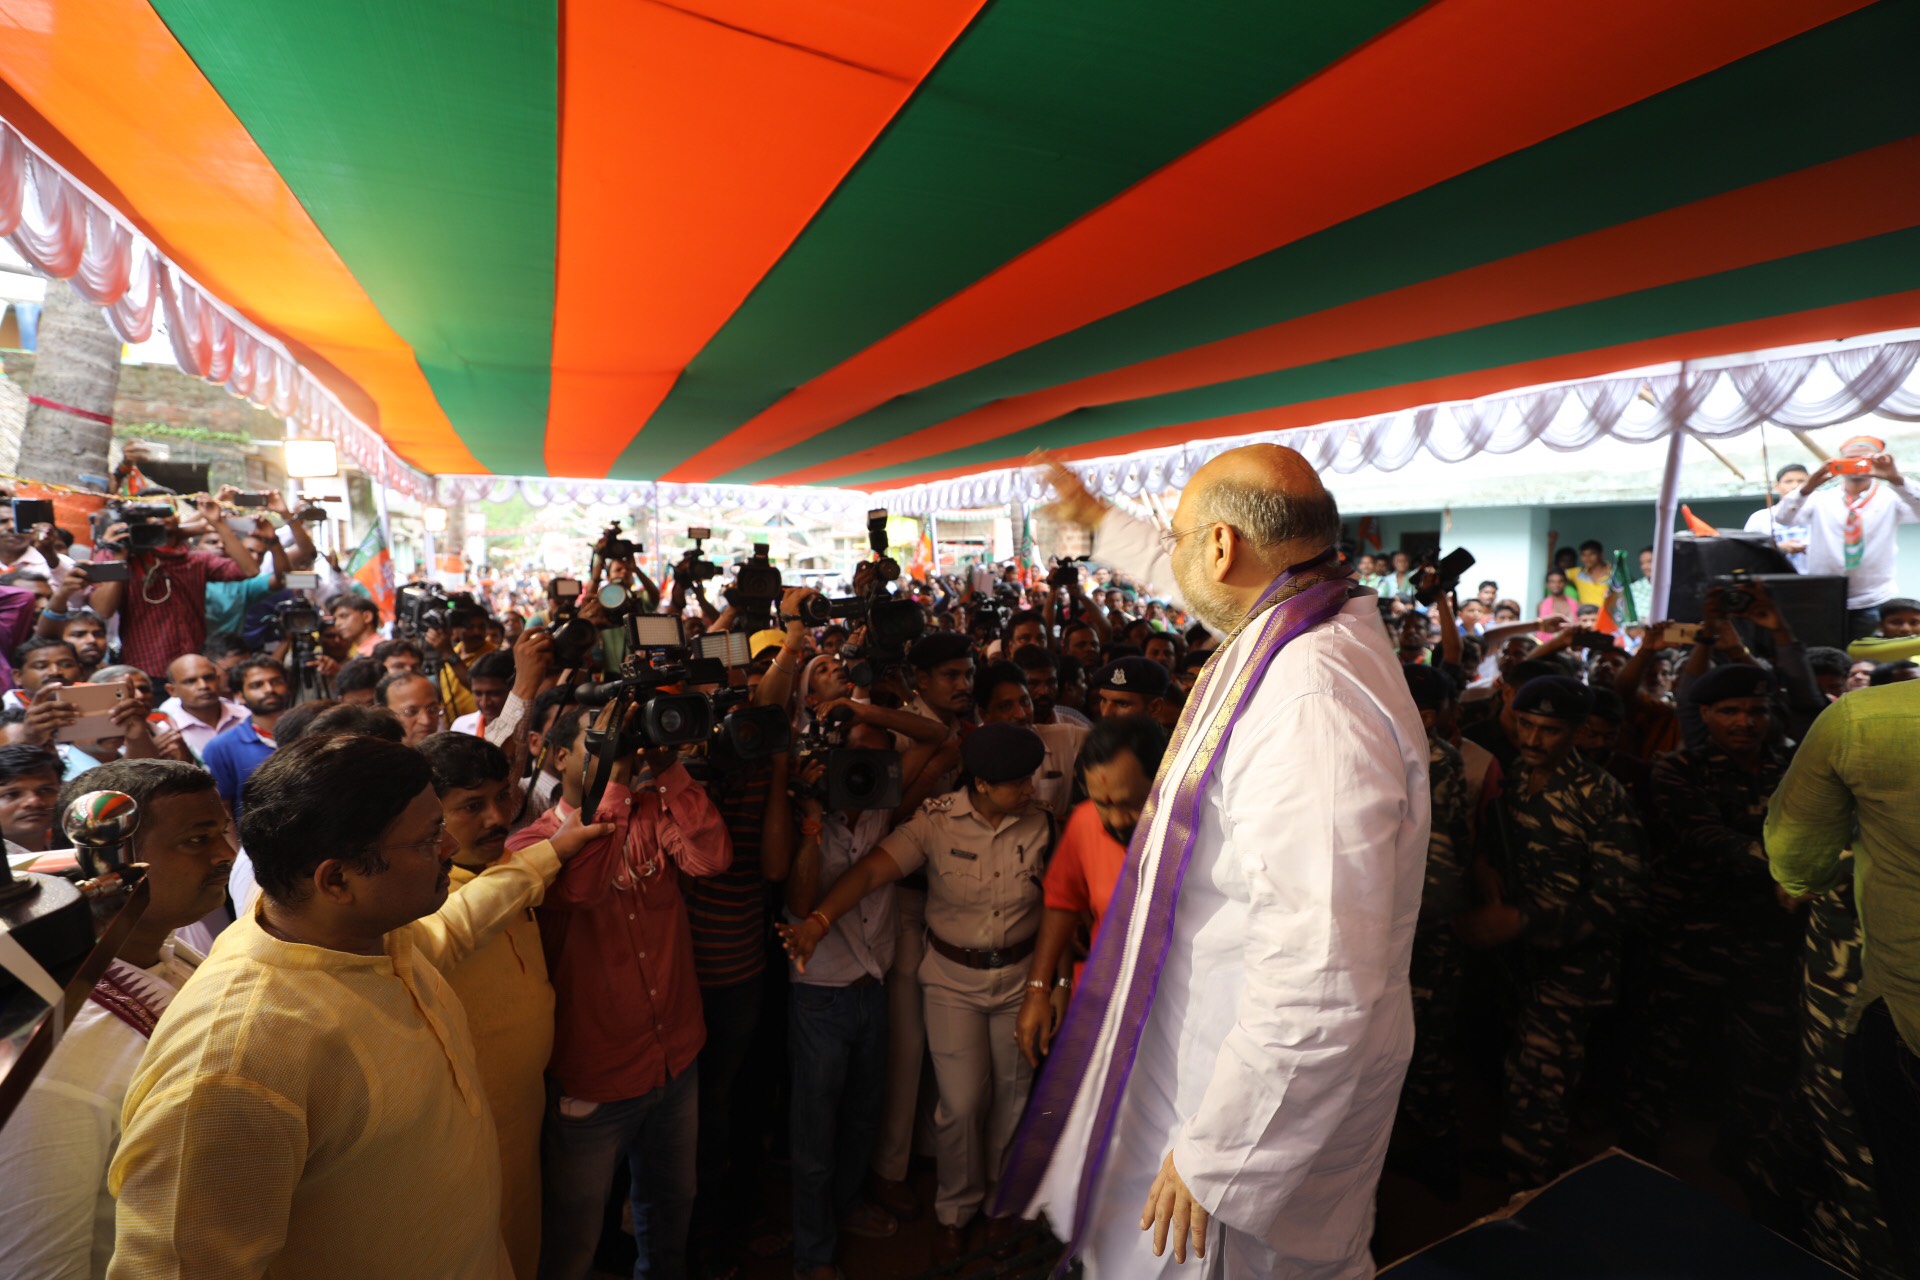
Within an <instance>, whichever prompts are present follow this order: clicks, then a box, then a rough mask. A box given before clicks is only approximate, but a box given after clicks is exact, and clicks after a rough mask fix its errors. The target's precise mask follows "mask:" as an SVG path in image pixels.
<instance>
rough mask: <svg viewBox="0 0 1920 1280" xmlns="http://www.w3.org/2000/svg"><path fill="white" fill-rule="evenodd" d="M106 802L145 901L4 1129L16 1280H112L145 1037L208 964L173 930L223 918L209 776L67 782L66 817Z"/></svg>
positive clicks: (187, 769) (1, 1265)
mask: <svg viewBox="0 0 1920 1280" xmlns="http://www.w3.org/2000/svg"><path fill="white" fill-rule="evenodd" d="M97 790H110V791H119V792H122V793H124V794H126V795H128V796H131V797H132V798H133V800H134V802H135V803H136V804H138V805H139V806H140V828H139V831H138V832H137V833H136V835H135V837H134V846H133V851H132V857H131V859H130V861H133V862H139V863H144V864H146V882H147V887H148V894H149V898H148V902H147V909H146V911H145V913H144V914H142V915H141V917H140V920H139V922H138V923H137V924H135V925H134V927H133V930H132V932H130V933H129V934H128V935H127V937H126V940H125V941H124V942H122V943H121V944H120V949H119V952H118V955H117V958H116V959H115V960H114V961H113V963H112V965H111V966H110V967H109V968H108V969H107V972H106V974H105V976H103V977H102V978H101V979H100V981H99V983H98V984H96V985H95V987H94V990H93V994H92V996H91V998H89V999H88V1001H87V1002H86V1003H85V1004H84V1005H82V1006H81V1008H80V1011H79V1012H78V1013H76V1014H75V1015H74V1017H73V1021H72V1022H71V1023H70V1024H69V1025H68V1027H67V1031H66V1035H65V1036H63V1037H62V1038H61V1040H60V1042H59V1043H58V1044H57V1045H55V1046H54V1049H53V1053H52V1055H51V1056H50V1057H49V1058H48V1059H47V1064H46V1067H45V1068H44V1069H43V1070H42V1071H41V1073H40V1075H39V1076H38V1077H36V1078H35V1080H34V1082H33V1084H32V1086H31V1087H30V1088H29V1089H28V1091H27V1095H26V1097H25V1098H24V1099H23V1100H22V1101H21V1103H20V1108H19V1110H18V1111H17V1112H16V1113H15V1114H14V1116H13V1117H12V1119H10V1120H9V1121H8V1122H7V1125H6V1127H5V1128H4V1129H0V1271H4V1272H5V1273H6V1274H7V1275H10V1276H21V1277H26V1276H36V1277H39V1276H46V1277H52V1276H59V1277H84V1276H100V1275H104V1274H106V1269H107V1260H108V1259H109V1258H110V1257H111V1256H112V1254H113V1229H114V1201H113V1197H112V1196H111V1195H110V1194H108V1191H107V1164H108V1162H109V1161H110V1160H111V1159H112V1157H113V1151H114V1147H115V1145H116V1144H117V1143H118V1141H119V1138H120V1108H121V1104H122V1103H123V1102H124V1101H125V1100H126V1094H127V1086H128V1085H129V1084H130V1083H131V1082H132V1080H133V1073H134V1068H135V1067H136V1066H138V1065H139V1062H140V1058H141V1055H142V1054H143V1053H144V1052H145V1050H146V1047H147V1037H148V1036H150V1035H151V1034H152V1033H153V1028H154V1025H155V1024H156V1023H157V1022H158V1021H159V1019H160V1015H161V1013H162V1012H164V1011H165V1009H166V1007H167V1005H168V1003H169V1002H170V1001H171V1000H172V999H173V997H174V995H175V993H177V992H178V991H179V989H180V987H181V986H182V985H183V984H184V983H185V982H186V980H187V978H188V977H189V976H190V975H191V974H192V973H193V971H194V969H195V967H196V966H198V965H199V963H200V961H201V959H202V957H201V956H200V954H199V953H198V952H196V951H194V950H193V949H192V948H191V947H188V946H186V945H185V944H184V943H180V942H177V941H176V940H175V938H174V936H173V931H174V930H176V929H184V928H186V927H187V926H188V925H191V924H193V923H194V922H195V921H197V920H199V919H201V918H202V917H204V916H206V915H208V914H209V913H211V912H212V911H214V910H215V909H217V908H218V907H219V906H220V905H221V903H222V902H223V901H224V899H225V895H226V884H227V871H228V869H229V868H230V867H231V866H232V864H233V854H234V850H233V844H232V842H231V840H230V839H229V838H228V834H227V832H228V820H227V811H226V810H225V809H224V808H222V807H221V804H220V797H219V796H218V795H216V794H215V793H214V787H213V779H212V778H211V777H209V776H208V775H207V774H206V773H205V772H204V771H203V770H200V769H197V768H195V767H194V766H192V765H190V764H181V763H179V762H177V761H171V760H139V761H121V762H116V763H113V764H108V765H105V766H103V767H101V768H100V769H97V770H95V771H93V773H92V774H91V775H90V776H89V778H88V779H87V780H86V781H83V782H76V783H69V784H68V785H67V787H66V788H65V789H64V791H63V792H62V793H61V796H60V800H61V801H62V803H61V804H60V805H59V806H58V807H59V809H60V810H61V811H62V812H64V811H65V804H66V803H70V802H71V801H73V800H75V799H77V798H78V797H79V796H80V795H81V794H82V793H84V792H87V791H97Z"/></svg>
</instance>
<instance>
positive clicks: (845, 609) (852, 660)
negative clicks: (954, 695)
mask: <svg viewBox="0 0 1920 1280" xmlns="http://www.w3.org/2000/svg"><path fill="white" fill-rule="evenodd" d="M867 547H868V549H869V550H871V551H872V553H873V559H871V560H868V561H866V562H864V563H862V564H861V565H860V566H859V567H858V568H857V569H856V570H855V571H854V575H853V589H854V594H853V595H852V596H851V597H849V598H847V599H843V600H826V599H823V598H818V597H816V598H814V599H810V600H808V601H806V604H805V606H803V611H802V616H803V617H806V618H807V621H808V623H809V624H810V625H813V626H818V625H820V624H821V623H824V622H826V621H827V620H828V619H830V618H857V619H864V620H865V622H866V634H865V635H864V636H863V637H862V638H861V642H860V643H859V644H858V645H846V646H843V647H842V648H841V650H840V658H841V660H842V661H844V662H845V663H846V664H847V679H849V680H851V681H852V682H853V683H854V684H856V685H858V686H859V687H861V688H862V689H865V688H867V687H869V686H871V685H872V684H873V682H874V681H875V680H877V679H878V678H879V677H880V676H882V675H883V674H885V673H886V672H887V671H888V670H889V669H891V668H897V667H901V666H904V665H905V664H906V660H907V648H908V646H910V645H912V644H913V642H914V641H915V640H918V639H919V638H920V636H921V634H922V633H923V632H925V631H926V629H927V617H926V615H925V614H924V613H922V612H921V611H920V605H919V604H918V603H917V602H915V601H913V600H910V599H908V598H907V597H906V596H904V595H895V594H893V593H892V591H891V587H892V584H894V583H896V582H898V581H899V580H900V562H899V561H897V560H895V559H894V558H893V557H892V556H890V555H888V554H887V511H886V508H885V507H875V508H874V509H873V510H871V511H869V512H867Z"/></svg>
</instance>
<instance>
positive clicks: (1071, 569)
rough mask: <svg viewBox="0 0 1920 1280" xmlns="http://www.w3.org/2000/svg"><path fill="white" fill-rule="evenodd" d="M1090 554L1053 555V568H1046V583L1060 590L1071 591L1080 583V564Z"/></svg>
mask: <svg viewBox="0 0 1920 1280" xmlns="http://www.w3.org/2000/svg"><path fill="white" fill-rule="evenodd" d="M1092 558H1093V557H1091V556H1055V557H1054V558H1053V568H1051V569H1049V570H1047V585H1048V586H1050V587H1056V588H1058V589H1059V590H1061V591H1071V590H1073V588H1075V587H1076V586H1078V585H1080V566H1081V565H1083V564H1085V563H1086V562H1087V561H1088V560H1091V559H1092Z"/></svg>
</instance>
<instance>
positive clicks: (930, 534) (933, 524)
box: [927, 511, 940, 578]
mask: <svg viewBox="0 0 1920 1280" xmlns="http://www.w3.org/2000/svg"><path fill="white" fill-rule="evenodd" d="M927 550H928V551H931V552H932V553H933V576H934V577H936V578H937V577H939V576H940V518H939V517H938V516H936V515H934V513H933V512H931V511H929V512H927Z"/></svg>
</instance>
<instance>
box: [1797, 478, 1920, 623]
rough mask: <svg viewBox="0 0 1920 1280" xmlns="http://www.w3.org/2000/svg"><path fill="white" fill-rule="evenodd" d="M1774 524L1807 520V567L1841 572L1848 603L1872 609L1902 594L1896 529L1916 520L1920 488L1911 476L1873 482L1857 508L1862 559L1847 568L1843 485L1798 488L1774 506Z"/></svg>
mask: <svg viewBox="0 0 1920 1280" xmlns="http://www.w3.org/2000/svg"><path fill="white" fill-rule="evenodd" d="M1773 519H1774V522H1775V524H1777V525H1805V526H1806V530H1807V572H1808V573H1816V574H1833V573H1844V574H1846V576H1847V608H1849V609H1871V608H1874V607H1875V606H1876V605H1880V604H1884V603H1885V602H1886V601H1888V600H1891V599H1893V597H1894V596H1896V595H1898V594H1900V593H1899V591H1898V589H1897V588H1896V587H1895V586H1894V558H1895V556H1896V554H1897V553H1898V551H1899V548H1898V546H1897V545H1896V543H1897V540H1898V537H1899V528H1900V526H1901V525H1903V524H1913V523H1915V522H1917V521H1920V488H1915V487H1914V483H1913V481H1912V480H1911V479H1909V480H1906V481H1905V482H1904V483H1902V484H1899V485H1891V484H1888V483H1887V482H1886V481H1884V480H1875V481H1874V482H1873V491H1872V494H1871V495H1870V496H1869V497H1868V498H1867V501H1866V504H1865V505H1864V506H1862V507H1861V508H1860V532H1861V543H1860V563H1859V564H1858V565H1857V566H1855V567H1854V568H1853V569H1852V570H1851V571H1849V570H1848V569H1847V534H1846V529H1847V498H1846V486H1845V484H1844V483H1843V482H1842V481H1839V480H1835V481H1832V482H1829V483H1827V484H1824V485H1821V486H1820V487H1819V488H1818V489H1816V490H1814V492H1813V493H1811V494H1809V493H1808V492H1807V491H1806V490H1805V489H1800V490H1798V491H1796V492H1794V493H1790V494H1788V495H1787V496H1786V497H1784V498H1782V499H1780V501H1778V502H1776V503H1775V504H1774V505H1773Z"/></svg>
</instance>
